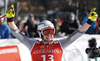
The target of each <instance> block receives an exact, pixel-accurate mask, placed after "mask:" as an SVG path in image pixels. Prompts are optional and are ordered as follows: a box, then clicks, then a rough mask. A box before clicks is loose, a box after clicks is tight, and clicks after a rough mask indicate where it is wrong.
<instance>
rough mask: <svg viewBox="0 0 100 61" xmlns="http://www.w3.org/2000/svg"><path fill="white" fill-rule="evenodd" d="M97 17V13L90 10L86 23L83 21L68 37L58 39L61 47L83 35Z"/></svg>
mask: <svg viewBox="0 0 100 61" xmlns="http://www.w3.org/2000/svg"><path fill="white" fill-rule="evenodd" d="M97 17H98V15H97V13H96V12H94V11H93V12H90V14H89V17H88V21H87V23H85V24H84V25H83V26H81V27H80V28H78V29H77V30H75V31H74V32H73V33H72V34H71V35H69V36H68V37H66V38H64V39H61V40H60V42H61V45H62V47H63V48H65V47H67V46H68V45H70V44H71V43H72V42H74V41H75V40H76V39H77V38H79V37H80V36H81V35H83V34H84V33H85V32H86V30H87V29H88V28H89V27H90V25H91V24H92V23H93V21H96V20H97Z"/></svg>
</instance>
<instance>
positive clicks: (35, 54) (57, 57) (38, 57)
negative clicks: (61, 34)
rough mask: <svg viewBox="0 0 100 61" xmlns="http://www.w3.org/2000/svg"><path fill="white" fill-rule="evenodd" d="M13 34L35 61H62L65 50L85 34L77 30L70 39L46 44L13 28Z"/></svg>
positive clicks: (66, 38)
mask: <svg viewBox="0 0 100 61" xmlns="http://www.w3.org/2000/svg"><path fill="white" fill-rule="evenodd" d="M11 32H12V34H13V35H14V36H15V37H16V38H17V39H18V40H19V41H20V42H21V43H23V44H24V45H25V46H26V47H27V48H28V49H29V50H30V52H31V56H32V60H33V61H61V60H62V54H63V50H64V49H65V48H66V47H67V46H69V45H70V44H71V43H72V42H74V41H75V40H76V39H77V38H79V37H80V36H81V35H83V34H84V33H85V31H83V32H81V31H79V30H78V29H77V30H75V31H74V32H73V33H72V34H71V35H69V36H68V37H65V38H62V39H59V40H53V42H52V43H51V44H45V43H43V42H42V41H41V40H37V39H35V38H28V37H26V36H25V35H23V34H22V33H21V32H19V30H14V29H12V28H11Z"/></svg>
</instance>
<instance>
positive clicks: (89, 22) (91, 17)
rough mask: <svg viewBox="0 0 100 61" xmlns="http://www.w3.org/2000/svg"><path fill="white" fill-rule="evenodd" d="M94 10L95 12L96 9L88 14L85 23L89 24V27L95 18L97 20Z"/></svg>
mask: <svg viewBox="0 0 100 61" xmlns="http://www.w3.org/2000/svg"><path fill="white" fill-rule="evenodd" d="M95 10H96V8H93V10H92V11H91V12H90V13H89V16H88V21H87V23H88V24H90V25H91V24H92V22H93V21H96V20H97V18H98V15H97V13H96V12H95Z"/></svg>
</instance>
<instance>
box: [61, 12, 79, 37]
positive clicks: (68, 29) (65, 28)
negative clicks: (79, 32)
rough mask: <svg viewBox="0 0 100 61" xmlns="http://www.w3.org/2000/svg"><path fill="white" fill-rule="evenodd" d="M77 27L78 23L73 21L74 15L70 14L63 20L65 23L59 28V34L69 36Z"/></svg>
mask: <svg viewBox="0 0 100 61" xmlns="http://www.w3.org/2000/svg"><path fill="white" fill-rule="evenodd" d="M78 27H79V26H78V23H77V21H76V20H75V14H74V13H70V15H69V16H68V17H67V18H66V19H65V21H64V22H63V23H62V25H61V26H60V30H59V32H61V33H63V32H64V33H65V35H69V34H71V33H72V32H74V31H75V30H76V29H77V28H78Z"/></svg>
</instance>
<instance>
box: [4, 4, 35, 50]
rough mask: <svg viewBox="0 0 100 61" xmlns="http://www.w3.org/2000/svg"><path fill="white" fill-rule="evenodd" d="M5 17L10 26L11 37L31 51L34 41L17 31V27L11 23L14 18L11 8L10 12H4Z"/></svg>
mask: <svg viewBox="0 0 100 61" xmlns="http://www.w3.org/2000/svg"><path fill="white" fill-rule="evenodd" d="M6 16H7V22H8V24H9V26H10V30H11V32H12V34H13V36H15V37H16V38H17V39H18V40H19V41H20V42H22V43H23V44H24V45H25V46H26V47H28V49H29V50H31V48H32V46H33V44H34V43H35V39H30V38H28V37H26V36H25V35H23V34H22V33H21V32H20V31H19V29H18V28H17V26H16V25H15V23H14V21H13V17H14V16H15V12H14V8H13V6H12V8H11V9H10V10H8V11H7V12H6Z"/></svg>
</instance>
